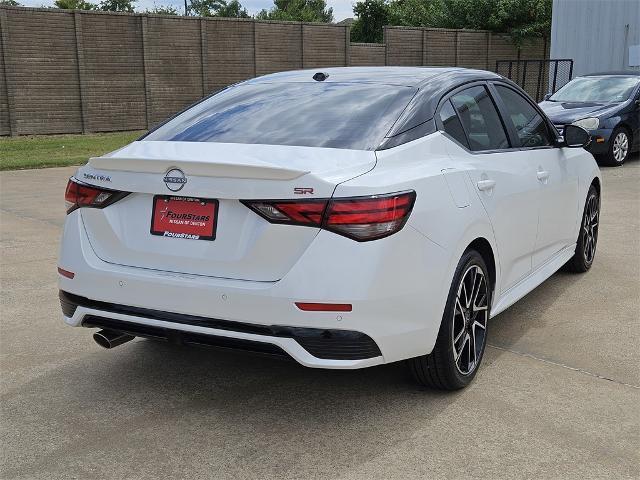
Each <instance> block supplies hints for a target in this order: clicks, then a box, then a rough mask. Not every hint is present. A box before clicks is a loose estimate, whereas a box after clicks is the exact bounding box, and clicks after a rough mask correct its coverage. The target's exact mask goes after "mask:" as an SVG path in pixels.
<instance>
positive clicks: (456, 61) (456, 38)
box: [454, 30, 459, 67]
mask: <svg viewBox="0 0 640 480" xmlns="http://www.w3.org/2000/svg"><path fill="white" fill-rule="evenodd" d="M458 33H459V31H458V30H456V36H455V37H454V38H455V41H454V45H455V54H456V56H455V59H456V60H455V66H456V67H457V66H458V58H459V52H458V44H459V42H458Z"/></svg>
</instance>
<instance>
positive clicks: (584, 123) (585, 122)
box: [572, 117, 600, 130]
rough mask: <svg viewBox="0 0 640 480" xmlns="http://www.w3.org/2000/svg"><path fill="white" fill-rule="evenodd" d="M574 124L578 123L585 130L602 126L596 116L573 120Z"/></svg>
mask: <svg viewBox="0 0 640 480" xmlns="http://www.w3.org/2000/svg"><path fill="white" fill-rule="evenodd" d="M572 125H577V126H578V127H582V128H584V129H585V130H596V129H597V128H598V127H599V126H600V119H598V118H596V117H589V118H582V119H580V120H576V121H575V122H573V123H572Z"/></svg>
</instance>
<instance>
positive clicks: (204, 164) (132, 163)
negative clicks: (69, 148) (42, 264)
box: [88, 153, 310, 180]
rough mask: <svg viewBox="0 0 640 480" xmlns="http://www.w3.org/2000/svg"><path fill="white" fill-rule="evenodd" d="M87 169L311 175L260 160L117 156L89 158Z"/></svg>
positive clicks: (278, 177) (234, 175)
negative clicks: (174, 169)
mask: <svg viewBox="0 0 640 480" xmlns="http://www.w3.org/2000/svg"><path fill="white" fill-rule="evenodd" d="M88 166H90V167H93V168H96V169H99V170H110V171H120V172H132V173H134V172H135V173H157V174H164V173H166V172H167V171H169V170H170V169H172V168H179V169H181V170H184V171H185V172H188V174H189V175H195V176H205V177H206V176H215V177H218V178H246V179H264V180H294V179H296V178H299V177H301V176H303V175H306V174H308V173H310V170H301V169H295V168H287V167H281V166H279V165H274V164H271V163H268V162H263V161H260V160H252V161H251V163H248V162H246V161H244V162H243V163H234V162H212V161H210V160H207V161H203V160H172V159H168V158H167V159H160V158H136V157H126V156H119V155H117V153H116V154H115V155H114V156H102V157H92V158H90V159H89V163H88Z"/></svg>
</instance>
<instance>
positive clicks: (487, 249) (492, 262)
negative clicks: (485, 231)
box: [465, 237, 496, 292]
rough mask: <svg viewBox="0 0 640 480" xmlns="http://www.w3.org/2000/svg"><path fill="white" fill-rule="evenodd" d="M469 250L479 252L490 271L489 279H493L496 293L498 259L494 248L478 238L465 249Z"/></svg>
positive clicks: (481, 238)
mask: <svg viewBox="0 0 640 480" xmlns="http://www.w3.org/2000/svg"><path fill="white" fill-rule="evenodd" d="M469 250H475V251H477V252H478V253H479V254H480V256H481V257H482V259H483V260H484V263H485V264H486V266H487V269H488V270H489V277H490V279H491V290H492V291H494V292H495V288H496V258H495V255H494V253H493V247H491V243H489V240H487V239H486V238H484V237H478V238H476V239H475V240H474V241H472V242H471V243H470V244H469V246H468V247H467V248H466V249H465V252H467V251H469Z"/></svg>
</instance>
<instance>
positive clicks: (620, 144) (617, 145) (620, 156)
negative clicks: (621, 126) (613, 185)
mask: <svg viewBox="0 0 640 480" xmlns="http://www.w3.org/2000/svg"><path fill="white" fill-rule="evenodd" d="M628 152H629V137H628V136H627V134H626V133H625V132H619V133H618V134H617V135H616V137H615V138H614V139H613V158H615V160H616V162H618V163H622V162H624V160H625V158H627V153H628Z"/></svg>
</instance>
